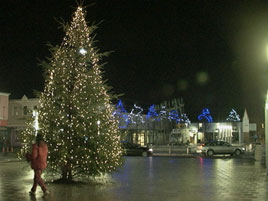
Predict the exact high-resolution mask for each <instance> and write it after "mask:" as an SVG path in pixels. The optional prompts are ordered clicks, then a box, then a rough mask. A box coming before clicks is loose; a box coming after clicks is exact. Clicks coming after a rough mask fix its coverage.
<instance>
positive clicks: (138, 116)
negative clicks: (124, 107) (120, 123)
mask: <svg viewBox="0 0 268 201" xmlns="http://www.w3.org/2000/svg"><path fill="white" fill-rule="evenodd" d="M142 112H143V109H142V108H141V107H140V106H137V105H136V104H134V108H133V109H132V110H131V112H130V114H129V115H128V120H129V121H130V122H131V123H133V124H137V123H140V122H141V123H144V122H145V121H144V120H143V117H142Z"/></svg>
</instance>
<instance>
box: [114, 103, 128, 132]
mask: <svg viewBox="0 0 268 201" xmlns="http://www.w3.org/2000/svg"><path fill="white" fill-rule="evenodd" d="M113 116H114V117H115V118H117V119H118V120H119V128H127V125H128V124H129V123H130V122H129V119H128V115H127V111H126V109H125V108H124V106H123V103H122V101H121V100H119V101H118V103H117V105H116V107H115V111H114V112H113Z"/></svg>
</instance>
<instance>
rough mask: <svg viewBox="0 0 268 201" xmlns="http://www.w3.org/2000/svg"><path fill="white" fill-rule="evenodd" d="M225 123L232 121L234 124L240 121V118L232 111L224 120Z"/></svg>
mask: <svg viewBox="0 0 268 201" xmlns="http://www.w3.org/2000/svg"><path fill="white" fill-rule="evenodd" d="M226 120H227V121H233V122H236V121H240V116H239V114H237V112H236V111H235V110H234V109H232V110H231V112H230V114H229V116H228V117H227V118H226Z"/></svg>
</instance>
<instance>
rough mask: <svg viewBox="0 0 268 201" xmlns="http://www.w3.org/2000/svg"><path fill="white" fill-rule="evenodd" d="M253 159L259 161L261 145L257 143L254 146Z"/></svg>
mask: <svg viewBox="0 0 268 201" xmlns="http://www.w3.org/2000/svg"><path fill="white" fill-rule="evenodd" d="M254 159H255V160H256V161H261V159H262V147H261V145H259V144H256V146H255V153H254Z"/></svg>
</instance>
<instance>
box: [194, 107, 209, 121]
mask: <svg viewBox="0 0 268 201" xmlns="http://www.w3.org/2000/svg"><path fill="white" fill-rule="evenodd" d="M197 118H198V120H202V119H206V120H207V121H208V122H209V123H211V122H213V119H212V116H211V115H210V111H209V109H207V108H204V109H203V110H202V114H200V115H199V116H198V117H197Z"/></svg>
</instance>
